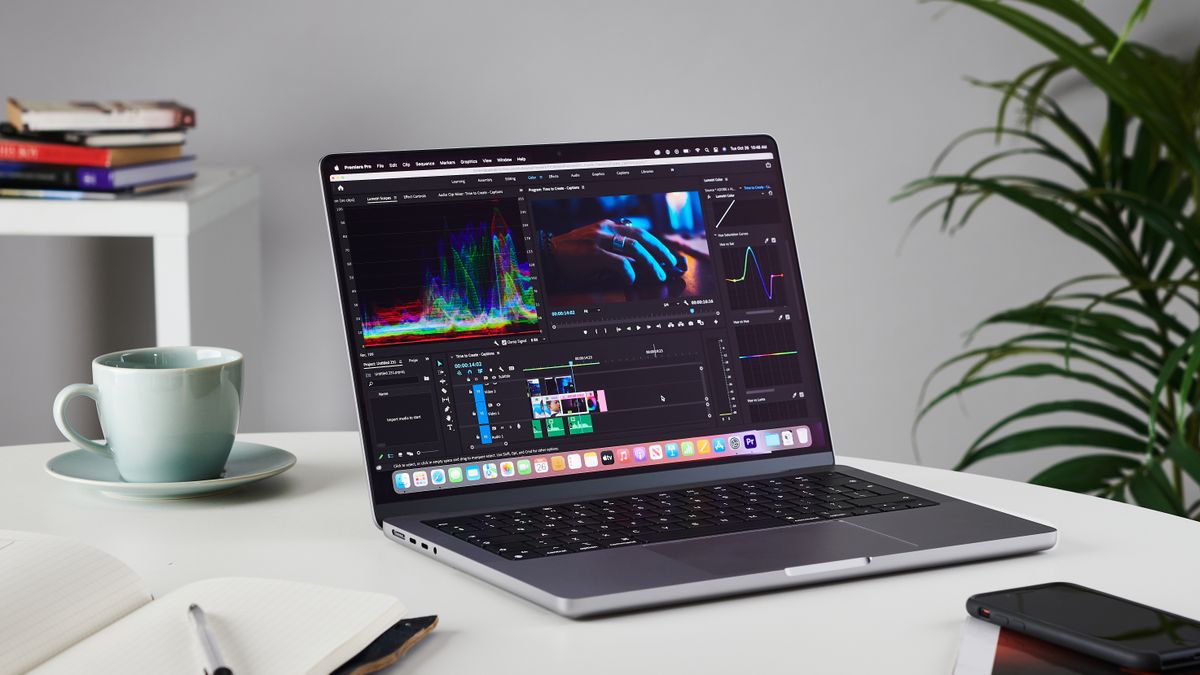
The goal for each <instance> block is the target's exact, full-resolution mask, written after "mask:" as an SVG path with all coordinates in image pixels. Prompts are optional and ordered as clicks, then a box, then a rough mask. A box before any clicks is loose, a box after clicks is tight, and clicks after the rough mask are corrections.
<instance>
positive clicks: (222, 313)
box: [0, 168, 261, 351]
mask: <svg viewBox="0 0 1200 675" xmlns="http://www.w3.org/2000/svg"><path fill="white" fill-rule="evenodd" d="M258 199H259V192H258V175H257V173H256V172H255V171H254V170H253V169H245V168H243V169H203V170H201V171H200V172H199V175H198V176H197V177H196V180H195V182H194V184H193V185H192V186H190V187H188V188H186V189H183V190H174V191H170V192H164V193H161V194H155V195H146V196H139V197H121V198H118V199H115V200H112V201H106V200H105V201H100V200H95V201H91V200H82V201H57V200H40V199H0V235H36V236H61V237H150V238H151V239H153V241H154V317H155V331H156V342H157V344H159V345H188V344H218V345H225V346H235V345H236V346H238V347H239V348H241V349H242V351H246V350H250V351H254V350H255V347H256V345H257V342H258V325H259V317H260V316H261V312H260V305H261V298H260V296H261V279H260V276H259V270H260V268H261V257H260V244H259V213H258Z"/></svg>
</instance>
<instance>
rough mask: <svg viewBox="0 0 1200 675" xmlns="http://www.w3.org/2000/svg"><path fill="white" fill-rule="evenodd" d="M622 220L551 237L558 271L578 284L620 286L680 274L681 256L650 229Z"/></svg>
mask: <svg viewBox="0 0 1200 675" xmlns="http://www.w3.org/2000/svg"><path fill="white" fill-rule="evenodd" d="M619 221H625V219H619ZM619 221H614V220H609V219H605V220H600V221H597V222H595V223H592V224H590V225H584V226H582V227H577V228H575V229H573V230H569V231H567V232H564V233H562V234H560V235H558V236H555V237H553V238H552V239H550V241H549V246H550V248H551V251H552V253H553V257H554V262H555V265H556V267H557V269H558V272H559V274H560V275H562V276H563V277H565V278H567V279H569V280H571V281H574V282H576V283H581V284H584V283H588V282H594V281H596V280H600V281H604V282H608V283H611V284H613V285H617V286H632V285H633V284H634V283H637V282H639V281H645V280H654V281H657V282H659V283H662V282H665V281H667V279H669V278H672V277H674V276H678V274H679V273H680V270H679V265H680V264H681V262H682V259H681V258H678V257H677V256H676V255H675V254H674V253H672V252H671V251H670V249H668V248H667V247H666V245H665V244H663V243H662V242H661V241H660V240H659V239H658V237H656V236H654V235H653V234H651V233H650V232H649V231H647V230H642V229H639V228H637V227H634V226H632V225H630V224H629V223H628V221H625V222H619Z"/></svg>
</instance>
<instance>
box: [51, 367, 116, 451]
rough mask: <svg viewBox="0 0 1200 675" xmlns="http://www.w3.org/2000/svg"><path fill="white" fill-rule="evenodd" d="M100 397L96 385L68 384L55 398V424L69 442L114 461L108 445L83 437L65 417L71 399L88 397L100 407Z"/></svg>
mask: <svg viewBox="0 0 1200 675" xmlns="http://www.w3.org/2000/svg"><path fill="white" fill-rule="evenodd" d="M99 395H100V390H99V389H97V388H96V385H94V384H68V385H67V386H65V387H63V389H62V391H60V392H58V396H55V397H54V423H55V424H56V425H58V430H59V431H61V432H62V435H63V436H66V437H67V440H68V441H71V442H72V443H74V444H75V445H78V446H79V447H81V448H83V449H84V450H91V451H92V452H94V453H96V454H97V455H100V456H101V457H107V458H109V459H112V458H113V453H112V450H110V449H109V448H108V445H106V444H104V443H97V442H96V441H93V440H89V439H87V438H84V437H83V436H81V435H80V434H79V432H78V431H75V430H74V429H73V428H71V425H70V424H68V423H67V420H66V416H65V413H66V412H67V405H68V404H69V403H70V402H71V399H73V398H75V397H76V396H86V397H88V398H90V399H92V400H93V401H95V402H96V404H97V405H99V403H100V399H99V398H97V397H98V396H99Z"/></svg>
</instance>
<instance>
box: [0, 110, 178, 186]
mask: <svg viewBox="0 0 1200 675" xmlns="http://www.w3.org/2000/svg"><path fill="white" fill-rule="evenodd" d="M7 117H8V120H7V121H6V122H0V197H34V198H41V199H112V198H114V197H116V196H117V195H121V194H141V193H147V192H155V191H158V190H166V189H170V188H175V187H179V186H182V185H186V184H188V183H189V182H191V180H192V179H193V178H194V177H195V175H196V158H195V157H192V156H186V155H184V154H183V141H184V135H185V131H186V130H187V129H189V128H191V127H194V126H195V125H196V113H195V112H194V111H193V110H192V109H191V108H188V107H186V106H182V105H180V104H178V103H176V102H174V101H105V102H79V101H71V102H65V103H62V102H43V101H27V100H17V99H13V98H10V99H8V116H7Z"/></svg>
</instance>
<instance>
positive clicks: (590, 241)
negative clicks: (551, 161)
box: [530, 192, 715, 307]
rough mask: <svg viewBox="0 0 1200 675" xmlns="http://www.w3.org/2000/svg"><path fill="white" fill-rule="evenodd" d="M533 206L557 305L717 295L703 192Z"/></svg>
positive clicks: (549, 295)
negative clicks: (702, 200)
mask: <svg viewBox="0 0 1200 675" xmlns="http://www.w3.org/2000/svg"><path fill="white" fill-rule="evenodd" d="M530 207H531V210H532V214H533V221H534V225H535V226H536V227H537V229H538V232H539V241H538V243H539V245H540V246H541V249H542V256H541V257H542V260H543V267H544V269H543V271H542V274H543V276H544V278H545V282H546V302H547V304H548V305H550V306H551V307H576V306H586V305H598V304H606V303H614V302H629V301H634V300H666V299H671V298H693V297H706V296H711V295H712V294H713V293H714V290H715V274H714V270H713V263H712V259H711V258H710V256H709V252H708V240H707V239H706V238H705V230H704V216H703V209H702V208H701V204H700V195H699V193H697V192H656V193H651V194H637V195H608V196H600V197H579V198H575V199H542V200H534V201H532V202H531V203H530Z"/></svg>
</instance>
